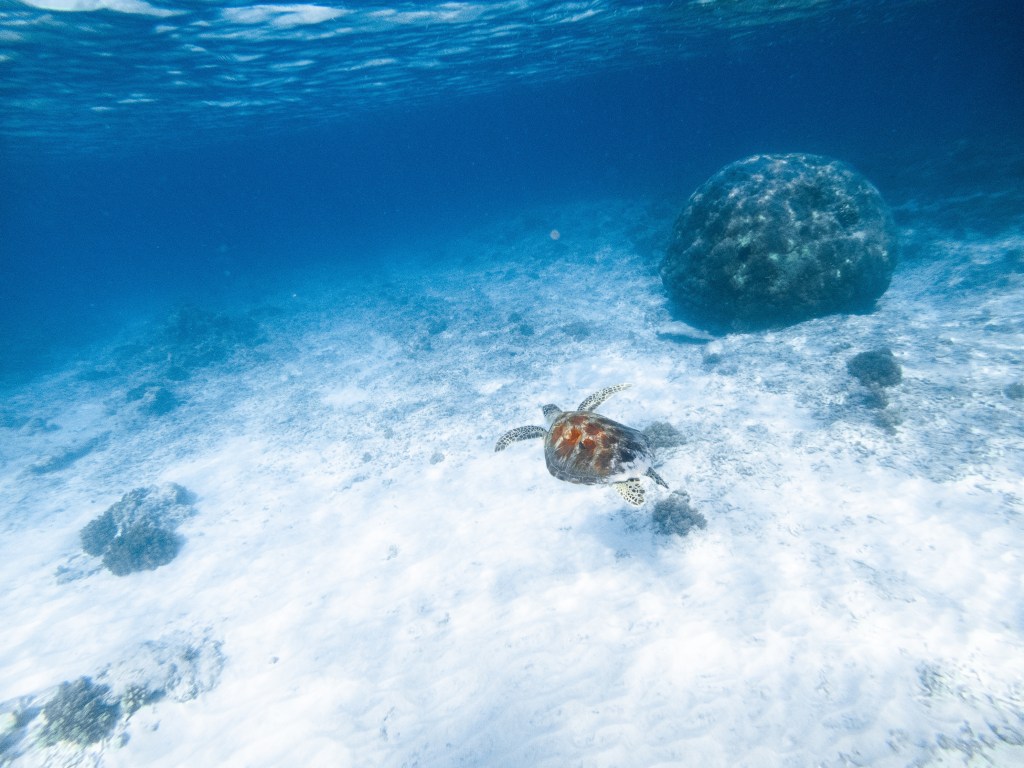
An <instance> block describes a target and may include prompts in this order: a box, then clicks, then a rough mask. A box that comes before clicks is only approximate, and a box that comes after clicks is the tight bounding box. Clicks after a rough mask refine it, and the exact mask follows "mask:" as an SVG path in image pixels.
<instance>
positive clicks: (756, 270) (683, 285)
mask: <svg viewBox="0 0 1024 768" xmlns="http://www.w3.org/2000/svg"><path fill="white" fill-rule="evenodd" d="M896 245H897V241H896V231H895V227H894V225H893V222H892V217H891V215H890V213H889V209H888V207H887V206H886V204H885V202H884V201H883V200H882V196H881V195H880V194H879V193H878V190H877V189H875V187H874V186H872V185H871V183H870V182H868V181H867V179H865V178H864V177H863V176H861V175H860V174H858V173H857V172H856V171H854V170H853V169H851V168H850V167H848V166H847V165H845V164H844V163H842V162H839V161H838V160H831V159H829V158H824V157H818V156H815V155H805V154H787V155H755V156H754V157H749V158H747V159H745V160H740V161H738V162H735V163H732V164H731V165H727V166H726V167H725V168H723V169H722V170H720V171H719V172H718V173H716V174H715V175H714V176H712V177H711V178H710V179H709V180H708V181H707V182H705V183H704V185H703V186H701V187H700V188H699V189H698V190H697V191H696V192H694V193H693V195H692V196H691V197H690V199H689V201H688V202H687V204H686V207H685V208H684V210H683V212H682V214H681V215H680V216H679V219H678V220H677V221H676V224H675V228H674V230H673V233H672V240H671V242H670V244H669V247H668V250H667V252H666V255H665V258H664V260H663V261H662V264H661V279H662V282H663V283H664V285H665V289H666V291H668V294H669V296H670V297H671V299H672V300H673V301H674V302H675V304H676V305H677V307H678V309H679V310H680V312H681V313H682V315H683V319H684V320H686V321H687V322H689V323H692V324H694V325H697V326H698V327H701V328H705V329H708V330H712V331H715V332H719V333H722V332H729V331H751V330H757V329H761V328H772V327H780V326H786V325H791V324H793V323H798V322H802V321H804V320H809V319H811V318H814V317H822V316H824V315H830V314H835V313H841V312H863V311H869V310H870V309H871V308H872V307H873V306H874V302H875V301H876V300H877V299H878V297H879V296H881V295H882V294H883V293H884V292H885V290H886V288H888V286H889V280H890V278H891V277H892V272H893V269H894V268H895V266H896V258H897V247H896Z"/></svg>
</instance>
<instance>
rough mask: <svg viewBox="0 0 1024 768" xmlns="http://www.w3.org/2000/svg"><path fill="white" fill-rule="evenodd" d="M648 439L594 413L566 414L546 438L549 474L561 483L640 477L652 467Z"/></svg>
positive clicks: (623, 425)
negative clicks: (561, 481)
mask: <svg viewBox="0 0 1024 768" xmlns="http://www.w3.org/2000/svg"><path fill="white" fill-rule="evenodd" d="M652 455H653V453H652V450H651V444H650V441H649V440H648V439H647V436H646V435H645V434H644V433H643V432H640V431H638V430H636V429H633V428H632V427H627V426H626V425H625V424H619V422H617V421H612V420H611V419H609V418H606V417H605V416H601V415H600V414H598V413H594V412H593V411H566V412H565V413H563V414H561V415H560V416H558V418H556V419H555V420H554V421H553V422H552V423H551V427H550V429H548V433H547V436H546V437H545V438H544V458H545V459H546V460H547V464H548V471H549V472H550V473H551V474H552V475H554V476H555V477H557V478H558V479H559V480H567V481H568V482H570V483H582V484H583V485H598V484H600V483H612V482H617V481H619V480H625V479H627V478H630V477H640V476H641V475H643V474H644V472H646V471H647V469H648V468H649V467H650V466H651V458H652Z"/></svg>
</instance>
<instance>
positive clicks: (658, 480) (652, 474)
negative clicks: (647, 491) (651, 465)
mask: <svg viewBox="0 0 1024 768" xmlns="http://www.w3.org/2000/svg"><path fill="white" fill-rule="evenodd" d="M644 474H645V475H647V476H648V477H649V478H651V480H653V481H654V482H656V483H657V484H658V485H660V486H661V487H662V488H668V483H666V482H665V481H664V480H662V479H661V475H659V474H658V473H657V472H655V471H654V470H653V469H648V470H647V471H646V472H644Z"/></svg>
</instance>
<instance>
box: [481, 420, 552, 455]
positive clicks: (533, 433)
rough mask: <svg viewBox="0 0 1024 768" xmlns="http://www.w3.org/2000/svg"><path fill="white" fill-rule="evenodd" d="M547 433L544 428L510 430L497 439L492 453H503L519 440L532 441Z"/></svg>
mask: <svg viewBox="0 0 1024 768" xmlns="http://www.w3.org/2000/svg"><path fill="white" fill-rule="evenodd" d="M547 433H548V431H547V429H545V428H544V427H532V426H531V427H516V428H515V429H510V430H509V431H508V432H506V433H505V434H504V435H502V436H501V437H499V438H498V442H497V444H495V446H494V452H495V453H497V452H498V451H504V450H505V449H506V448H508V447H509V446H510V445H512V443H518V442H519V441H520V440H533V439H534V438H536V437H544V435H546V434H547Z"/></svg>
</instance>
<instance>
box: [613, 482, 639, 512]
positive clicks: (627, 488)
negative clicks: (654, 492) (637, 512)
mask: <svg viewBox="0 0 1024 768" xmlns="http://www.w3.org/2000/svg"><path fill="white" fill-rule="evenodd" d="M612 486H613V487H614V488H615V490H616V491H618V492H619V496H621V497H622V498H624V499H625V500H626V501H627V502H629V503H630V504H632V505H633V506H634V507H639V506H640V505H641V504H643V503H644V487H643V485H641V484H640V480H639V479H638V478H635V477H631V478H629V480H622V481H620V482H618V483H612Z"/></svg>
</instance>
